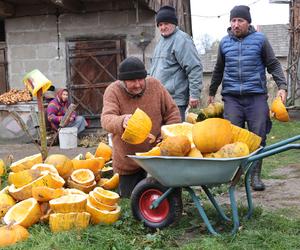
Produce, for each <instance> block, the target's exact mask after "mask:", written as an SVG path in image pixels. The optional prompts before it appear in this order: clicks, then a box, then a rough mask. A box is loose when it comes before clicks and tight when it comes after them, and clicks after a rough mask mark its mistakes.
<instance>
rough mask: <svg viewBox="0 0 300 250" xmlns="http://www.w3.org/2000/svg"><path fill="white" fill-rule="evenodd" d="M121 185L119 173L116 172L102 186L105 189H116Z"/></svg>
mask: <svg viewBox="0 0 300 250" xmlns="http://www.w3.org/2000/svg"><path fill="white" fill-rule="evenodd" d="M118 186H119V174H118V173H115V174H114V175H113V177H111V178H110V179H108V180H107V181H105V182H103V184H102V185H101V187H103V188H104V189H109V190H112V189H116V188H117V187H118Z"/></svg>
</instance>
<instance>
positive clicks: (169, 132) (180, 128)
mask: <svg viewBox="0 0 300 250" xmlns="http://www.w3.org/2000/svg"><path fill="white" fill-rule="evenodd" d="M192 128H193V124H190V123H187V122H182V123H174V124H170V125H163V126H162V127H161V135H162V137H163V139H166V138H167V137H169V136H177V135H185V136H187V137H188V138H189V140H190V142H191V145H193V134H192Z"/></svg>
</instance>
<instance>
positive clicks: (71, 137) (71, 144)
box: [58, 127, 77, 149]
mask: <svg viewBox="0 0 300 250" xmlns="http://www.w3.org/2000/svg"><path fill="white" fill-rule="evenodd" d="M58 136H59V147H60V148H61V149H69V148H77V128H76V127H70V128H61V129H60V130H59V134H58Z"/></svg>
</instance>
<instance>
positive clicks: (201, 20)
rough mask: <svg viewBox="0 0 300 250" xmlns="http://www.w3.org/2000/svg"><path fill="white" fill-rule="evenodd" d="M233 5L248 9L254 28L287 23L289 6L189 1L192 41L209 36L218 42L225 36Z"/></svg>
mask: <svg viewBox="0 0 300 250" xmlns="http://www.w3.org/2000/svg"><path fill="white" fill-rule="evenodd" d="M235 5H248V6H249V7H250V13H251V18H252V25H254V26H256V25H262V24H286V23H288V22H289V4H274V3H269V0H191V11H192V27H193V37H194V40H197V39H199V37H201V36H203V35H204V34H208V35H210V36H211V37H212V39H213V40H216V39H218V40H220V39H221V38H222V37H223V36H224V35H226V30H227V27H229V13H230V10H231V9H232V8H233V7H234V6H235ZM218 16H219V17H218Z"/></svg>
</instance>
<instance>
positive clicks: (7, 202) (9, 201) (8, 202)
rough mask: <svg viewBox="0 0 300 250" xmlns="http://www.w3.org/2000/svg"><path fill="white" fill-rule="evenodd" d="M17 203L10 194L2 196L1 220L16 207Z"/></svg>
mask: <svg viewBox="0 0 300 250" xmlns="http://www.w3.org/2000/svg"><path fill="white" fill-rule="evenodd" d="M15 204H16V202H15V200H14V199H13V197H11V196H10V195H9V194H5V193H1V194H0V218H2V217H3V216H4V215H5V214H6V212H7V211H8V210H9V209H10V208H11V207H12V206H13V205H15Z"/></svg>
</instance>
